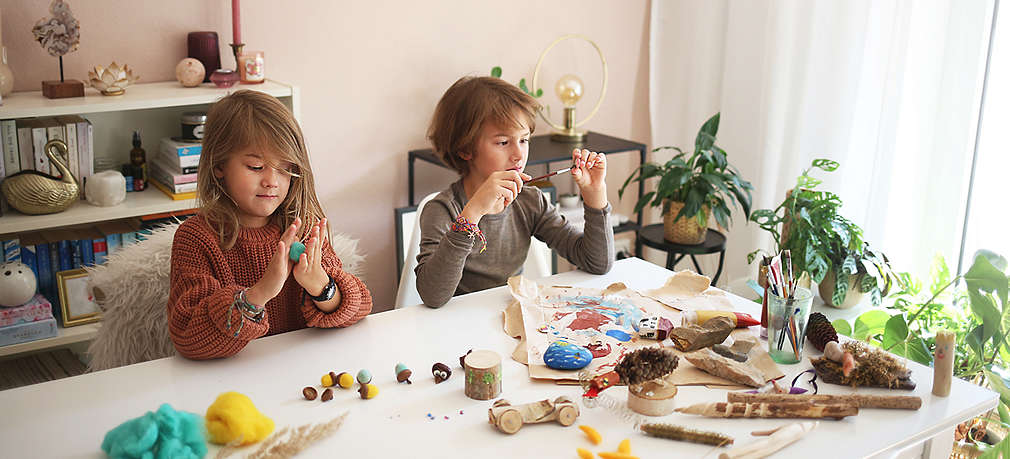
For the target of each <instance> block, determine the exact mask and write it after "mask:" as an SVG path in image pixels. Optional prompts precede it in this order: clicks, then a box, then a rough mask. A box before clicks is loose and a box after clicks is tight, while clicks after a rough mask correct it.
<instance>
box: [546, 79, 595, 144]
mask: <svg viewBox="0 0 1010 459" xmlns="http://www.w3.org/2000/svg"><path fill="white" fill-rule="evenodd" d="M554 92H555V93H557V95H558V99H561V103H562V104H563V105H564V106H565V115H564V116H565V120H564V129H562V130H561V132H556V133H554V134H552V135H551V138H553V139H554V140H560V141H564V142H573V141H574V142H581V141H582V140H584V139H585V137H586V133H585V132H584V131H578V130H576V129H575V104H576V103H578V102H579V99H581V98H582V80H581V79H579V77H577V76H575V75H572V74H568V75H565V76H563V77H561V78H560V79H558V82H557V83H555V84H554Z"/></svg>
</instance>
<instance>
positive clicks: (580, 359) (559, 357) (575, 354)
mask: <svg viewBox="0 0 1010 459" xmlns="http://www.w3.org/2000/svg"><path fill="white" fill-rule="evenodd" d="M592 361H593V354H592V353H590V352H589V349H586V348H584V347H582V346H579V345H576V344H572V343H569V342H568V341H562V340H558V341H555V342H553V343H551V345H550V346H547V351H546V352H544V363H545V364H547V366H548V367H550V368H553V369H555V370H578V369H580V368H585V366H586V365H589V362H592Z"/></svg>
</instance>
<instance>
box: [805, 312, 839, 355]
mask: <svg viewBox="0 0 1010 459" xmlns="http://www.w3.org/2000/svg"><path fill="white" fill-rule="evenodd" d="M807 339H809V340H810V343H811V344H813V345H814V347H816V348H817V350H818V351H821V352H824V346H825V345H826V344H828V342H829V341H834V342H836V343H837V342H838V332H836V331H835V327H834V326H833V325H831V322H829V321H828V318H827V317H824V314H821V313H819V312H814V313H811V314H810V318H809V319H807Z"/></svg>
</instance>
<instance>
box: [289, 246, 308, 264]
mask: <svg viewBox="0 0 1010 459" xmlns="http://www.w3.org/2000/svg"><path fill="white" fill-rule="evenodd" d="M303 253H305V244H302V243H301V242H297V241H296V242H292V243H291V250H289V251H288V257H289V258H291V261H294V262H297V261H298V258H299V257H301V256H302V254H303Z"/></svg>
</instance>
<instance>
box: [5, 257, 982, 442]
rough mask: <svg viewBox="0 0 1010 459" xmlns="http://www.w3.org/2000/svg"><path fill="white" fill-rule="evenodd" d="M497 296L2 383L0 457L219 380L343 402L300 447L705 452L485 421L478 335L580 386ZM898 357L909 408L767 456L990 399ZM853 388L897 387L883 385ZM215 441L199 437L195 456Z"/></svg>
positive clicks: (514, 385) (642, 265) (702, 421)
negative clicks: (314, 391)
mask: <svg viewBox="0 0 1010 459" xmlns="http://www.w3.org/2000/svg"><path fill="white" fill-rule="evenodd" d="M670 274H671V272H670V271H667V270H665V269H663V268H661V267H659V266H656V265H653V264H650V263H648V262H645V261H642V260H639V259H628V260H622V261H619V262H617V263H616V264H615V266H614V269H613V270H612V271H611V272H610V273H609V274H607V275H604V276H593V275H589V274H585V273H582V272H570V273H564V274H559V275H556V276H552V277H551V278H550V281H549V282H550V283H552V284H555V285H584V286H593V287H603V286H606V285H609V284H610V283H612V282H615V281H621V282H625V283H626V284H628V285H629V286H630V287H631V288H635V289H648V288H654V287H657V286H659V285H662V283H663V282H664V281H665V280H666V278H667V277H668V276H669V275H670ZM510 298H511V297H510V295H509V293H508V291H507V290H505V288H496V289H492V290H487V291H483V292H478V293H475V294H471V295H466V296H461V297H457V298H454V299H453V300H452V301H450V302H449V303H448V304H447V305H445V306H444V307H443V308H441V309H428V308H425V307H423V306H420V307H408V308H404V309H400V310H396V311H389V312H384V313H380V314H374V315H371V316H369V317H367V318H366V319H364V320H362V321H361V322H359V323H358V324H355V325H353V326H351V327H349V328H345V329H337V330H318V329H306V330H301V331H297V332H292V333H286V334H283V335H278V336H272V337H268V338H263V339H259V340H256V341H254V342H252V343H251V344H250V345H249V346H248V347H247V348H246V349H245V350H243V351H242V352H241V353H239V354H238V355H236V356H234V357H231V358H228V359H224V360H214V361H203V362H200V361H192V360H186V359H184V358H181V357H171V358H166V359H161V360H156V361H152V362H146V363H141V364H137V365H131V366H128V367H123V368H117V369H113V370H107V371H102V372H98V373H92V374H86V375H82V376H77V377H74V378H68V379H61V380H58V381H52V382H48V383H43V384H37V385H33V386H27V387H21V388H17V389H11V390H7V391H3V392H0V407H3V412H2V415H0V457H101V456H102V455H103V454H102V452H101V449H100V445H101V442H102V438H103V437H104V435H105V433H106V432H107V431H108V430H110V429H112V428H114V427H116V426H117V425H119V424H120V423H122V422H124V421H126V420H128V419H132V418H135V417H138V416H141V415H142V414H144V413H145V412H146V411H152V410H155V409H157V408H158V406H159V405H160V404H162V403H166V402H167V403H169V404H171V405H172V406H173V407H174V408H176V409H179V410H186V411H191V412H195V413H199V414H203V413H204V412H205V411H206V409H207V407H208V406H209V405H210V404H211V403H212V402H213V401H214V399H215V398H216V397H217V395H218V394H220V393H222V392H225V391H230V390H236V391H239V392H241V393H243V394H246V395H248V396H249V397H250V398H251V399H252V401H253V402H254V403H255V404H256V406H257V407H258V408H259V409H260V410H261V411H262V412H264V413H265V414H266V415H268V416H269V417H271V418H272V419H273V420H274V421H275V422H276V424H277V426H278V429H279V428H280V427H281V426H285V425H292V426H294V425H301V424H305V423H310V422H319V421H325V420H328V419H330V418H332V417H334V416H337V415H339V414H341V413H343V412H345V411H346V412H349V414H348V416H347V418H346V420H345V422H344V425H343V426H342V427H341V428H340V430H338V431H337V432H336V433H335V434H334V435H333V436H332V437H330V438H329V439H327V440H326V441H324V442H321V443H319V444H316V445H314V446H313V447H312V448H310V449H308V450H306V451H304V452H303V456H305V457H337V456H345V455H346V456H347V457H432V458H436V457H437V458H444V457H577V456H576V453H575V448H577V447H582V448H586V449H588V450H590V451H593V452H600V451H615V450H616V449H617V444H618V443H619V442H620V441H621V440H622V439H624V438H630V439H631V445H632V452H633V453H634V454H635V455H637V456H639V457H643V458H645V457H703V456H706V455H707V457H716V456H717V453H713V451H712V448H711V447H708V446H704V445H696V444H691V443H683V442H674V441H670V440H663V439H657V438H650V437H646V436H644V435H642V434H638V433H635V432H634V429H633V426H632V425H631V424H629V423H628V422H626V421H625V420H623V419H621V418H619V417H617V416H614V415H613V414H612V412H611V411H608V410H606V409H604V408H593V409H588V408H586V407H584V406H582V414H581V416H580V417H579V418H578V420H577V421H576V425H579V424H588V425H591V426H593V427H595V428H596V429H597V430H598V431H599V432H600V433H601V434H602V435H603V443H602V444H601V445H599V446H594V445H592V444H590V443H589V442H588V441H587V440H586V436H585V435H584V434H583V433H582V431H580V430H579V429H577V428H576V427H575V426H571V427H568V428H564V427H561V426H560V425H558V424H556V423H546V424H538V425H528V426H525V427H523V428H522V430H520V431H519V432H518V433H517V434H515V435H511V436H509V435H504V434H501V433H499V432H498V431H497V430H495V429H494V427H493V426H491V425H490V424H488V421H487V417H488V416H487V410H488V408H489V407H490V405H491V401H476V400H471V399H469V398H467V397H466V396H465V395H463V378H462V376H461V374H462V370H460V369H459V362H458V360H459V356H460V355H461V354H463V353H464V352H466V350H467V349H490V350H494V351H497V352H498V353H499V354H501V355H502V357H503V376H502V379H503V392H502V396H503V397H505V398H507V399H509V400H510V401H512V402H513V404H519V403H526V402H532V401H536V400H541V399H545V398H550V399H553V398H554V397H557V396H559V395H568V396H570V397H572V398H573V399H576V400H578V399H579V395H580V388H579V387H578V386H558V385H554V384H550V383H545V382H533V381H531V380H530V379H529V378H528V376H527V371H526V367H525V366H523V365H521V364H519V363H517V362H514V361H512V360H511V359H509V358H508V356H509V355H510V353H511V352H512V349H513V348H514V347H515V344H516V342H515V340H513V339H511V338H509V337H508V336H506V335H505V333H504V332H502V315H501V311H502V309H503V308H504V307H505V305H506V304H507V303H508V302H509V300H510ZM735 300H739V304H738V307H739V309H740V310H741V311H745V312H751V313H752V314H756V313H757V305H756V304H754V303H749V302H747V301H746V300H743V299H739V298H736V299H735ZM807 349H808V351H809V350H810V349H812V346H807ZM814 352H816V350H815V351H814ZM804 361H805V363H801V364H796V365H783V366H782V371H783V372H784V373H785V374H786V379H787V382H788V380H791V379H792V377H793V376H794V375H795V374H797V373H798V372H800V371H802V370H806V369H809V368H810V364H809V362H806V359H804ZM397 362H403V363H405V364H407V366H408V367H410V368H411V369H412V370H413V371H414V376H413V378H412V381H413V384H412V385H407V384H397V383H396V379H395V375H394V374H393V373H394V372H393V368H394V366H395V365H396V363H397ZM435 362H444V363H446V364H448V365H449V366H450V367H452V368H453V375H452V377H451V378H450V379H449V381H447V382H445V383H442V384H439V385H435V383H434V380H433V378H432V377H431V373H430V368H431V365H432V364H433V363H435ZM908 365H909V367H910V368H912V371H913V380H914V381H915V382H916V383H917V385H918V387H917V389H915V391H914V394H915V395H919V396H921V397H922V398H923V407H922V409H920V410H918V411H905V410H872V409H864V410H861V412H860V414H859V415H858V416H854V417H849V418H846V419H844V420H842V421H831V420H827V421H822V422H821V425H820V427H819V428H818V429H817V430H815V431H814V432H812V433H811V434H809V435H808V436H807V437H805V438H804V439H802V440H801V441H799V442H798V443H796V444H794V445H792V446H790V447H789V448H788V449H786V450H783V451H782V452H781V453H779V456H781V457H816V458H818V459H826V458H830V457H846V458H851V457H866V456H873V455H878V454H882V453H888V452H893V451H896V450H898V449H901V448H903V447H905V446H908V445H911V444H914V443H918V442H921V441H923V440H925V439H927V438H929V437H931V436H933V435H935V434H936V433H937V432H940V431H941V430H944V429H949V428H950V427H951V426H953V425H955V424H956V423H958V422H960V421H963V420H965V419H968V418H970V417H971V416H973V415H976V414H979V413H982V412H985V411H987V410H989V409H991V408H993V407H995V405H996V401H997V395H996V394H995V393H994V392H991V391H988V390H985V389H982V388H979V387H977V386H974V385H971V384H968V383H967V382H964V381H961V380H955V382H954V387H953V389H952V392H951V396H950V397H949V398H939V397H934V396H932V395H931V394H930V386H931V384H932V371H931V369H929V368H928V367H924V366H921V365H919V364H917V363H914V362H909V364H908ZM362 368H365V369H368V370H370V371H371V372H372V374H373V375H374V381H373V382H374V383H375V384H377V385H378V386H379V389H380V392H379V395H378V396H377V397H376V398H374V399H372V400H362V399H361V398H359V396H358V394H357V392H356V391H353V390H342V389H337V390H336V393H335V397H334V399H333V400H332V401H330V402H327V403H322V402H320V401H318V400H316V401H306V400H305V399H303V398H302V396H301V390H302V388H303V387H305V386H309V385H312V386H315V387H319V379H320V377H321V376H322V375H323V374H325V373H326V372H328V371H336V372H338V373H339V372H341V371H347V372H350V373H356V372H357V371H358V370H359V369H362ZM820 388H821V393H838V394H842V393H852V392H854V390H853V389H850V388H847V387H841V386H836V385H831V384H826V383H822V384H820ZM859 392H860V393H895V394H898V393H900V394H908V392H906V391H893V392H891V391H887V390H883V389H860V390H859ZM626 393H627V392H626V389H625V388H624V387H617V388H613V389H610V390H608V391H607V392H605V394H609V395H610V396H611V397H615V398H617V399H620V400H623V399H625V398H626ZM725 399H726V397H725V391H723V390H713V389H706V388H704V387H682V388H681V391H680V393H679V394H678V395H677V403H678V405H679V406H685V405H688V404H692V403H698V402H706V401H725ZM580 405H581V402H580ZM429 413H430V414H431V415H432V416H434V418H435V419H434V420H430V419H429V417H428V414H429ZM446 418H448V419H446ZM656 420H657V421H661V422H672V423H677V424H681V425H685V426H689V427H693V428H698V429H706V430H716V431H721V432H724V433H726V434H729V435H731V436H733V437H735V438H736V442H737V443H736V444H737V445H741V444H746V443H749V442H750V441H752V437H750V436H749V432H751V431H754V430H765V429H769V428H774V427H777V426H780V425H783V424H786V423H789V422H794V421H792V420H774V419H772V420H761V419H707V418H701V417H697V416H689V415H682V414H679V413H674V414H672V415H669V416H666V417H663V418H656ZM216 452H217V449H216V447H212V448H211V450H210V453H209V454H208V457H213V455H215V454H216ZM710 453H711V454H710ZM232 457H241V455H236V456H232Z"/></svg>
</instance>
